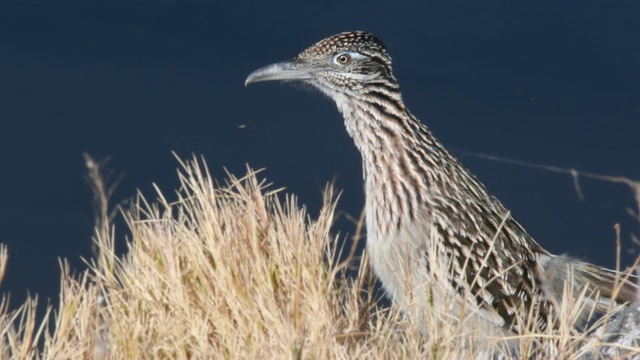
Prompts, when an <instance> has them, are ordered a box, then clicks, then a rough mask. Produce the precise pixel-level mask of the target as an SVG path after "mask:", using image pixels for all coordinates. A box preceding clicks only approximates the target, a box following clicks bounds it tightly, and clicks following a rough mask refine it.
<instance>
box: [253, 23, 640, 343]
mask: <svg viewBox="0 0 640 360" xmlns="http://www.w3.org/2000/svg"><path fill="white" fill-rule="evenodd" d="M266 80H298V81H303V82H305V83H308V84H310V85H312V86H314V87H316V88H318V89H319V90H321V91H322V92H324V93H325V94H327V95H328V96H329V97H331V98H332V99H333V100H334V101H335V102H336V104H337V106H338V109H339V110H340V112H341V113H342V114H343V116H344V121H345V125H346V128H347V131H348V133H349V135H350V136H351V137H352V138H353V140H354V142H355V144H356V146H357V148H358V150H359V151H360V153H361V154H362V160H363V171H364V182H365V195H366V205H365V207H366V215H367V251H368V253H369V256H371V260H372V264H373V266H374V269H375V272H376V274H377V275H378V277H379V278H380V279H381V281H382V284H383V285H384V287H385V289H386V291H387V293H388V294H389V295H390V296H391V297H392V298H393V299H394V301H395V302H396V303H402V302H403V301H404V298H405V297H406V296H408V294H409V293H412V294H413V295H415V294H416V293H422V294H423V293H424V290H423V289H424V287H423V285H424V283H428V282H429V280H430V279H429V277H430V276H429V274H430V272H429V263H428V261H427V260H426V259H427V254H428V251H433V250H432V249H439V250H437V251H439V252H441V253H439V254H438V255H441V256H442V257H441V258H444V259H446V260H448V261H449V262H450V266H451V270H450V271H449V272H447V274H442V276H444V277H446V281H447V283H448V284H450V290H451V292H452V293H457V294H462V293H463V292H464V289H469V290H470V291H471V293H472V294H473V295H474V297H475V298H474V299H468V305H471V306H472V307H474V308H475V309H478V310H479V313H480V315H481V317H482V318H483V319H484V320H487V321H488V322H489V323H491V324H495V325H497V326H499V327H503V328H505V329H509V330H513V331H516V332H518V331H519V330H520V327H521V326H533V327H538V328H541V329H544V328H546V327H547V326H549V323H550V322H552V321H553V319H551V318H550V314H551V309H552V308H553V304H554V301H555V300H558V299H561V298H562V296H563V289H564V286H565V283H566V282H568V283H569V284H570V285H572V286H573V288H574V289H576V290H577V291H581V290H582V289H583V288H584V287H585V286H590V287H591V289H593V290H594V291H598V292H599V296H600V297H599V298H594V299H593V300H595V301H600V300H606V299H607V298H610V297H611V296H612V295H614V294H613V289H614V283H615V282H616V273H615V272H614V271H611V270H607V269H604V268H601V267H598V266H595V265H591V264H588V263H585V262H581V261H578V260H575V259H571V258H568V257H565V256H554V255H552V254H550V253H549V252H547V251H546V250H544V249H543V248H542V247H541V246H540V245H538V243H536V242H535V241H534V240H533V239H532V238H531V237H530V236H529V235H528V234H527V232H526V231H525V230H524V229H523V227H522V226H521V225H520V224H519V223H518V222H517V221H516V220H515V219H514V218H513V217H512V216H511V215H510V213H509V212H508V211H507V209H506V208H505V207H504V206H503V205H502V203H501V202H500V201H499V200H498V199H496V198H495V197H494V196H493V195H491V194H490V193H489V191H488V190H487V189H486V188H485V187H484V185H483V184H482V183H480V181H478V179H476V177H475V176H474V175H473V174H472V173H471V172H470V171H469V170H468V169H467V168H466V167H464V166H463V165H462V164H461V163H460V162H459V161H458V160H457V159H456V158H455V157H454V156H453V155H451V154H450V153H449V152H448V151H447V150H446V149H445V148H444V147H443V146H442V144H441V143H440V142H439V141H438V140H437V139H436V138H435V137H434V136H433V134H432V133H431V132H430V131H429V129H428V128H427V127H426V126H425V125H424V124H422V123H421V122H420V121H419V120H418V119H416V118H415V117H414V116H413V115H412V114H411V113H410V112H409V110H407V108H406V107H405V105H404V103H403V101H402V96H401V93H400V89H399V86H398V83H397V81H396V79H395V78H394V76H393V74H392V69H391V58H390V57H389V55H388V54H387V51H386V48H385V46H384V45H383V44H382V42H381V41H380V40H379V39H377V38H376V37H375V36H373V35H371V34H369V33H364V32H348V33H342V34H338V35H334V36H331V37H329V38H326V39H324V40H322V41H320V42H318V43H316V44H314V45H313V46H311V47H310V48H308V49H306V50H304V51H303V52H302V53H300V54H299V55H298V56H297V57H295V58H294V59H293V60H292V61H287V62H282V63H277V64H273V65H270V66H267V67H265V68H262V69H259V70H256V71H254V72H253V73H251V74H250V75H249V77H248V78H247V80H246V84H249V83H254V82H258V81H266ZM432 240H434V241H435V242H436V243H437V245H438V246H437V247H433V246H432V245H433V244H432ZM618 275H619V274H618ZM618 282H620V280H618ZM636 293H637V287H636V285H635V278H634V279H633V281H631V280H628V281H626V282H624V284H623V286H622V287H621V290H620V291H619V292H617V294H615V296H614V299H615V300H617V301H620V302H628V301H633V300H635V297H636ZM423 295H424V294H423ZM425 296H426V295H425ZM425 301H426V298H425ZM532 309H533V311H534V313H535V316H534V318H535V320H534V321H533V323H527V318H528V317H529V316H528V311H532Z"/></svg>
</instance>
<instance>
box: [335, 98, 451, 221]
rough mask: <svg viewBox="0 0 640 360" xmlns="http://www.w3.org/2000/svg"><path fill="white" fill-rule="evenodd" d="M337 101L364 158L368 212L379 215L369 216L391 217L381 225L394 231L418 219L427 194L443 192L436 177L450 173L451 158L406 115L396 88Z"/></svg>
mask: <svg viewBox="0 0 640 360" xmlns="http://www.w3.org/2000/svg"><path fill="white" fill-rule="evenodd" d="M333 98H334V100H335V101H336V104H337V106H338V109H339V110H340V111H341V112H342V114H343V116H344V120H345V125H346V128H347V131H348V133H349V135H350V136H351V137H352V138H353V140H354V142H355V144H356V147H357V148H358V150H360V153H361V154H362V158H363V174H364V177H365V193H366V198H367V208H368V211H374V212H376V211H377V212H379V214H369V216H370V217H373V218H377V217H379V216H385V217H387V216H391V218H390V219H384V220H382V219H380V222H381V223H384V224H388V231H393V228H394V227H396V228H397V227H399V226H400V222H401V221H403V220H402V219H411V218H413V217H415V216H416V214H417V212H418V211H419V208H421V207H422V204H423V202H424V201H425V200H426V199H425V197H426V196H427V193H431V194H433V193H434V191H435V192H439V190H441V189H437V188H440V187H441V186H442V185H443V184H442V183H441V180H442V179H432V178H431V177H432V175H434V174H442V173H446V171H447V170H446V169H444V168H443V169H440V167H446V164H443V162H442V159H447V158H449V157H450V155H449V153H448V152H447V151H446V150H445V149H444V148H443V147H442V145H441V144H440V142H439V141H437V140H436V139H435V137H434V136H433V135H432V134H431V132H430V131H429V130H428V129H427V127H426V126H424V125H423V124H422V123H420V122H419V121H418V120H417V119H416V118H415V117H414V116H413V115H411V113H410V112H409V111H408V110H407V109H406V107H405V106H404V103H403V101H402V98H401V96H400V92H399V90H398V89H397V88H395V89H388V88H383V89H382V90H380V88H378V89H376V90H375V91H372V92H369V93H365V94H359V96H357V97H352V96H349V95H344V94H341V95H339V96H333ZM434 186H435V187H437V188H434ZM385 197H386V198H385ZM389 197H395V198H396V199H397V200H398V201H389Z"/></svg>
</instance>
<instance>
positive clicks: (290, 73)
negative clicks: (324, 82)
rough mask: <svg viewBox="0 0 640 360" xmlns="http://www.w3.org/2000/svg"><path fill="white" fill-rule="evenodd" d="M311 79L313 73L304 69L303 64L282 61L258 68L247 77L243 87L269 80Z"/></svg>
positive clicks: (293, 61)
mask: <svg viewBox="0 0 640 360" xmlns="http://www.w3.org/2000/svg"><path fill="white" fill-rule="evenodd" d="M311 78H313V71H312V70H310V69H308V68H305V67H304V65H303V64H300V63H298V62H296V61H295V60H292V61H283V62H279V63H276V64H271V65H268V66H265V67H263V68H260V69H258V70H256V71H254V72H252V73H251V74H249V76H247V80H245V81H244V86H247V85H249V84H253V83H257V82H260V81H271V80H304V79H311Z"/></svg>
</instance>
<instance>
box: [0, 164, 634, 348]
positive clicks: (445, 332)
mask: <svg viewBox="0 0 640 360" xmlns="http://www.w3.org/2000/svg"><path fill="white" fill-rule="evenodd" d="M87 163H88V165H89V170H90V173H89V178H90V179H91V182H92V183H93V184H94V190H95V193H94V194H95V195H96V214H97V215H98V217H99V219H98V222H97V224H98V226H97V227H96V233H95V238H94V240H95V243H96V247H97V250H96V256H95V258H94V259H92V260H90V261H88V264H89V270H87V271H84V272H82V273H79V274H74V275H72V274H73V272H72V271H71V270H70V269H69V267H68V266H67V265H66V264H65V263H64V262H63V263H62V265H61V269H62V276H61V281H62V290H61V293H60V305H59V307H58V309H56V310H55V311H53V313H52V314H50V315H47V317H46V318H45V319H44V320H36V317H35V303H34V300H29V301H27V302H26V303H25V304H24V305H23V306H22V307H20V308H18V309H17V310H10V309H9V307H8V306H7V303H6V300H4V301H3V302H2V303H1V304H0V326H1V328H0V334H1V338H0V354H2V356H0V358H3V359H9V358H15V359H23V358H24V359H35V358H41V359H468V358H490V357H492V356H494V355H496V354H503V355H504V357H506V358H508V357H509V356H510V353H509V350H508V348H509V346H511V347H512V348H513V347H515V348H517V349H519V351H521V354H527V355H526V356H524V357H527V356H529V355H536V356H538V357H540V358H558V359H559V358H562V359H571V358H578V357H579V356H580V355H581V354H584V353H586V352H588V351H591V350H593V349H594V348H596V347H598V346H600V344H599V343H597V342H590V343H588V344H587V345H584V344H583V343H584V341H583V340H584V336H583V335H581V334H579V333H577V332H576V331H575V330H574V328H573V326H572V324H573V322H574V321H575V317H576V316H577V315H576V314H578V313H579V312H577V311H572V309H574V308H575V307H576V304H573V303H570V300H564V299H563V301H561V302H560V304H559V306H561V309H562V313H563V316H562V317H561V321H560V323H559V326H558V327H557V328H556V329H555V330H549V331H547V332H545V333H543V334H540V333H526V334H522V335H519V336H517V337H515V336H510V337H509V336H508V335H507V336H506V337H505V336H504V335H503V336H496V335H495V334H491V335H487V334H484V333H482V332H481V331H478V329H476V328H473V327H472V326H469V324H470V323H471V321H472V319H473V316H474V315H476V314H474V311H473V310H472V309H464V308H463V309H462V310H461V309H459V308H458V309H452V307H451V306H449V305H450V304H453V303H454V302H455V301H456V300H455V299H454V298H455V295H452V299H451V300H450V301H438V302H435V301H432V302H431V303H430V305H429V306H426V307H425V306H416V305H417V304H402V305H401V306H392V307H391V308H384V307H381V306H379V305H378V304H377V301H378V300H379V298H378V297H376V296H375V295H374V292H373V277H372V275H371V271H370V270H369V267H368V265H367V261H366V260H364V261H362V262H359V264H360V265H359V267H358V265H357V264H358V262H356V261H355V260H356V259H357V258H358V256H357V255H358V254H356V253H355V252H354V251H352V249H351V248H346V249H344V251H342V250H343V249H341V248H340V245H339V244H342V243H343V242H342V241H340V240H341V239H340V238H339V237H338V236H336V235H333V234H332V232H331V225H332V222H333V220H334V211H335V208H336V195H335V193H334V191H333V189H332V188H331V187H330V186H328V187H327V189H326V191H325V195H324V196H325V197H324V199H325V201H324V206H323V207H322V210H321V211H320V214H319V215H318V217H317V218H311V217H310V216H309V215H308V214H307V212H306V211H305V208H304V207H301V206H299V205H298V204H297V203H296V199H295V197H293V196H290V195H284V192H283V191H278V190H275V189H272V188H271V187H269V186H267V184H265V182H264V181H260V180H258V177H259V176H260V175H259V174H256V172H254V171H252V170H250V169H249V170H248V171H247V174H246V175H245V176H242V177H235V176H233V175H228V176H227V180H226V181H225V182H224V184H222V185H220V184H217V183H216V182H215V181H214V180H213V179H212V177H211V176H210V175H209V172H208V170H207V168H206V165H205V163H204V161H202V160H198V159H196V158H194V159H193V160H191V161H187V162H181V163H180V166H181V168H180V170H179V175H178V176H179V179H180V188H179V189H178V190H177V191H175V192H169V193H167V192H162V191H161V190H160V189H157V194H156V195H155V196H154V200H149V199H148V198H146V197H144V196H143V195H138V196H137V198H136V199H135V201H133V202H132V203H131V204H129V206H128V208H126V209H125V210H122V215H123V216H124V218H125V219H126V223H127V224H128V227H129V231H130V237H127V239H126V240H127V244H128V250H127V252H126V254H124V255H123V256H117V255H116V254H115V252H114V243H115V242H116V241H123V239H122V237H120V238H118V239H117V240H116V238H117V236H116V233H118V232H116V231H115V230H114V228H113V226H112V225H111V215H110V213H109V211H108V209H109V207H108V205H107V202H108V198H109V195H110V190H109V189H110V188H109V187H108V186H106V185H105V183H104V179H103V176H102V174H101V168H100V166H99V165H98V164H96V163H95V162H93V161H92V160H91V159H90V158H87ZM361 230H362V221H360V222H359V224H358V226H357V227H356V229H355V230H354V233H355V234H356V235H355V236H354V238H355V239H356V240H357V239H359V238H360V237H361V236H360V231H361ZM436 252H437V251H436V250H433V251H430V253H431V254H435V253H436ZM365 259H366V257H365ZM6 261H7V249H6V247H4V246H2V247H0V275H3V274H4V269H5V266H6ZM431 261H432V263H433V264H436V266H432V267H431V271H432V272H433V275H434V276H432V278H436V279H438V278H440V279H442V278H443V277H442V276H440V277H438V276H436V275H437V273H442V272H443V271H447V264H441V263H442V261H438V259H435V258H434V259H431ZM354 266H355V267H356V268H355V270H356V271H354V272H353V273H355V275H349V274H347V271H348V269H350V268H353V267H354ZM438 281H439V280H434V281H432V282H431V283H429V284H428V287H429V291H433V292H434V293H443V292H442V291H438V288H439V287H441V288H443V289H445V288H446V286H444V284H441V283H439V282H438ZM464 296H471V295H463V297H464ZM567 298H570V297H567ZM580 306H582V305H580ZM400 307H402V308H404V311H403V312H401V311H400V310H399V308H400ZM418 318H419V319H421V321H419V322H417V321H411V319H418ZM513 344H515V346H514V345H513ZM634 350H636V351H638V353H640V349H634Z"/></svg>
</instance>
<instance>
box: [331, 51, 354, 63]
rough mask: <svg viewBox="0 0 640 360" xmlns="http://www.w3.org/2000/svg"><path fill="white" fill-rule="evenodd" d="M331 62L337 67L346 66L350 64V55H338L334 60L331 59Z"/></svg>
mask: <svg viewBox="0 0 640 360" xmlns="http://www.w3.org/2000/svg"><path fill="white" fill-rule="evenodd" d="M333 62H335V63H336V64H338V65H347V64H349V63H350V62H351V55H349V54H344V53H343V54H338V55H336V57H335V58H333Z"/></svg>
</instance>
